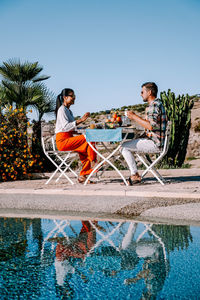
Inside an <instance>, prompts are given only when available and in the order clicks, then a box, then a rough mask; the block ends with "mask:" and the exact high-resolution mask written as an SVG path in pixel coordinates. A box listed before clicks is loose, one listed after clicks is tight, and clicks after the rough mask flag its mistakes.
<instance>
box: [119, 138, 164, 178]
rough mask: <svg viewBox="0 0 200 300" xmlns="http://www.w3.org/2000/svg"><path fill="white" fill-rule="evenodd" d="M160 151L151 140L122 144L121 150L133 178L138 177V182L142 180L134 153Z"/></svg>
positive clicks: (137, 140)
mask: <svg viewBox="0 0 200 300" xmlns="http://www.w3.org/2000/svg"><path fill="white" fill-rule="evenodd" d="M157 150H158V147H157V146H156V144H155V143H154V142H153V141H152V140H150V139H135V140H132V141H128V142H125V143H123V144H122V148H121V153H122V155H123V157H124V159H125V161H126V163H127V165H128V167H129V170H130V173H131V177H132V176H136V178H135V179H136V180H137V178H138V181H140V180H141V178H140V176H139V174H138V170H137V165H136V162H135V158H134V156H133V154H132V152H144V153H148V152H154V151H155V152H156V151H157Z"/></svg>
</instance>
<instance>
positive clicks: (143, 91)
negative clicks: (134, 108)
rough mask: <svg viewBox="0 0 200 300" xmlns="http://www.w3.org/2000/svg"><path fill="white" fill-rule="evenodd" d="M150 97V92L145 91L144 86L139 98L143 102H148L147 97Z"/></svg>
mask: <svg viewBox="0 0 200 300" xmlns="http://www.w3.org/2000/svg"><path fill="white" fill-rule="evenodd" d="M150 95H151V91H150V90H147V89H146V87H145V86H143V87H142V90H141V96H142V98H143V101H144V102H147V101H148V98H149V96H150Z"/></svg>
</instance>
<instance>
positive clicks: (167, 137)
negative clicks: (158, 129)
mask: <svg viewBox="0 0 200 300" xmlns="http://www.w3.org/2000/svg"><path fill="white" fill-rule="evenodd" d="M171 125H172V122H171V121H168V122H167V127H166V131H165V141H164V147H163V152H164V154H166V153H167V151H168V149H169V143H170V139H171Z"/></svg>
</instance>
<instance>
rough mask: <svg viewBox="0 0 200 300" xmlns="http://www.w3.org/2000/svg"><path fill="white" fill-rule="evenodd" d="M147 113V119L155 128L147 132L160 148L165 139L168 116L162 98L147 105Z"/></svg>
mask: <svg viewBox="0 0 200 300" xmlns="http://www.w3.org/2000/svg"><path fill="white" fill-rule="evenodd" d="M145 113H146V120H148V121H149V122H150V124H151V126H152V128H153V129H152V130H147V131H146V134H147V136H148V137H149V138H150V139H152V140H153V141H154V143H155V144H156V145H157V146H158V147H159V148H162V147H163V146H164V140H165V130H166V124H167V117H166V113H165V109H164V106H163V104H162V102H161V101H160V99H158V98H157V99H155V100H153V101H152V102H151V103H150V104H149V106H147V108H146V111H145Z"/></svg>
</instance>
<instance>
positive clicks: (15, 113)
mask: <svg viewBox="0 0 200 300" xmlns="http://www.w3.org/2000/svg"><path fill="white" fill-rule="evenodd" d="M0 119H1V125H0V181H7V180H16V179H21V178H23V177H24V176H30V177H31V172H32V171H33V170H34V171H37V170H41V169H42V162H40V156H39V155H37V154H36V155H34V156H33V155H32V153H31V150H30V148H29V145H28V139H27V126H28V123H27V116H26V112H25V111H24V109H23V108H20V109H13V108H12V106H10V107H8V109H6V112H5V113H4V114H1V115H0Z"/></svg>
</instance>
